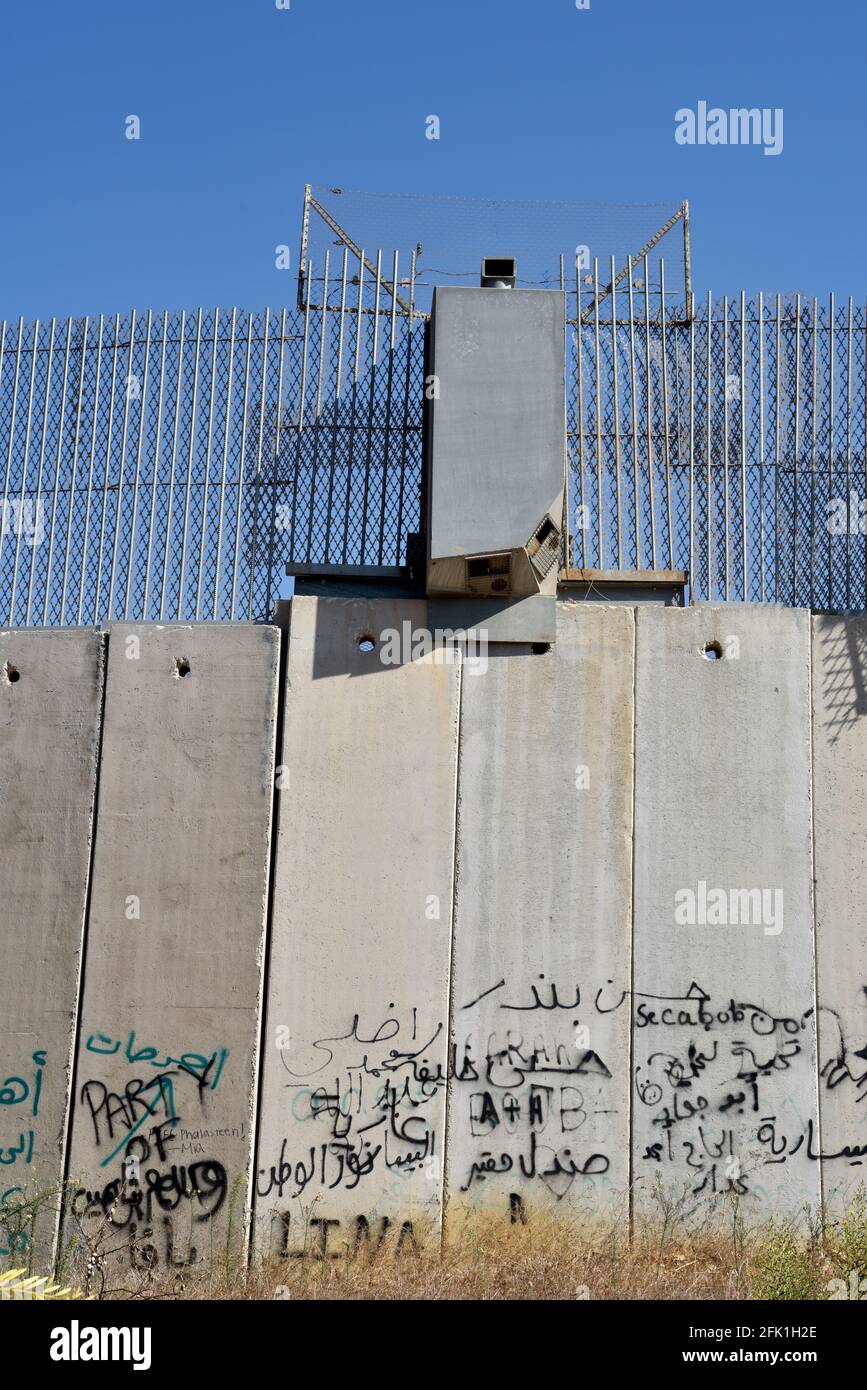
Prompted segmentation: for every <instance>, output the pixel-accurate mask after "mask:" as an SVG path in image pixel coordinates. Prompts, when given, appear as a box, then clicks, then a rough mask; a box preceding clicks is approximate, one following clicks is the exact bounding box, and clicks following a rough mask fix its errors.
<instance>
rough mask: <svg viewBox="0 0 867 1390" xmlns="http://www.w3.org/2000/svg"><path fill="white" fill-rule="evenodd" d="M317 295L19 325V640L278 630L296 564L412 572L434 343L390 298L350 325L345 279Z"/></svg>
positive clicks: (14, 605) (5, 439)
mask: <svg viewBox="0 0 867 1390" xmlns="http://www.w3.org/2000/svg"><path fill="white" fill-rule="evenodd" d="M344 279H345V277H344ZM319 288H320V290H321V291H324V293H320V295H319V298H320V303H319V305H318V307H317V308H315V309H314V307H313V305H312V303H311V302H310V301H309V300H308V303H307V305H306V306H305V308H304V309H302V310H297V309H294V308H293V309H281V310H278V311H276V312H274V311H271V310H265V311H264V312H261V313H252V314H246V313H241V312H239V311H238V310H231V311H229V312H221V311H219V310H213V311H207V312H206V311H203V310H198V311H196V312H193V313H181V314H161V315H155V314H153V313H150V312H148V313H147V314H136V313H132V314H130V315H128V316H123V317H122V316H120V315H116V316H115V317H114V318H109V319H106V318H99V319H98V320H93V319H69V320H66V321H63V322H57V321H55V320H51V321H50V322H48V323H39V322H35V323H24V322H19V323H18V324H17V325H10V324H4V325H3V327H2V330H0V467H2V469H3V490H2V494H0V505H2V538H0V615H2V621H3V622H4V623H5V624H7V625H9V626H22V625H47V626H63V625H70V624H73V625H74V624H92V623H101V622H105V621H108V620H111V619H115V620H117V619H126V620H135V621H143V620H144V621H146V620H160V621H165V620H175V621H181V620H182V621H189V620H198V619H217V620H220V619H222V620H227V619H228V620H231V619H258V620H262V619H267V618H268V617H269V616H270V615H271V613H272V611H273V607H274V603H275V601H276V598H277V596H278V595H279V591H280V585H281V581H282V579H283V576H284V574H285V567H286V563H287V561H296V562H299V561H300V562H312V563H339V564H355V565H369V564H377V565H398V564H401V563H403V562H404V561H405V559H406V548H407V538H408V536H409V535H410V534H411V533H412V532H413V531H417V530H418V529H419V526H420V500H421V417H422V405H421V402H422V395H423V383H422V372H423V362H424V343H423V336H424V332H423V325H422V324H421V323H420V322H419V321H417V320H416V319H415V318H413V317H412V316H405V315H403V314H402V313H401V314H398V313H397V312H391V313H390V312H389V310H388V308H387V300H388V296H387V294H386V293H385V292H384V290H383V287H382V285H376V284H373V285H368V286H367V287H362V291H361V294H360V295H359V296H358V297H357V300H356V306H355V312H354V313H353V314H352V315H350V314H349V313H347V312H346V303H345V302H344V304H343V307H342V308H341V303H340V293H341V283H340V277H339V276H338V278H337V283H336V285H335V284H332V285H331V286H330V287H329V286H328V285H327V283H323V284H320V286H319ZM343 288H344V294H345V290H346V286H345V285H344V287H343ZM392 307H394V306H392Z"/></svg>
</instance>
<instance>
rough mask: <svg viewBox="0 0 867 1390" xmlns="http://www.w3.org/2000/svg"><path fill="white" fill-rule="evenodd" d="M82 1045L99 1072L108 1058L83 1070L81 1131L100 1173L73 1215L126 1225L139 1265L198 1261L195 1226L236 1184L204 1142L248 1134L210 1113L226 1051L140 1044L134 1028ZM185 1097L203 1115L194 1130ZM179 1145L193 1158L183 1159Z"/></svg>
mask: <svg viewBox="0 0 867 1390" xmlns="http://www.w3.org/2000/svg"><path fill="white" fill-rule="evenodd" d="M82 1051H83V1064H84V1065H85V1066H86V1065H87V1064H88V1062H90V1063H91V1070H92V1071H95V1070H97V1064H96V1061H95V1060H94V1059H100V1060H102V1059H106V1063H107V1064H106V1063H104V1064H103V1066H102V1067H101V1068H100V1069H99V1070H100V1071H101V1074H100V1075H89V1076H86V1078H85V1079H84V1080H83V1081H82V1082H81V1085H80V1089H79V1092H78V1102H79V1108H80V1112H81V1120H80V1122H79V1123H80V1126H83V1129H81V1128H80V1133H81V1135H82V1138H83V1137H84V1135H87V1136H88V1138H89V1143H90V1145H91V1147H92V1152H93V1153H94V1156H95V1157H94V1160H93V1161H94V1163H95V1166H96V1169H97V1171H98V1173H99V1177H98V1179H97V1180H96V1181H94V1180H91V1182H90V1184H89V1185H82V1186H79V1187H78V1189H77V1190H76V1191H75V1194H74V1196H73V1200H72V1204H71V1210H72V1214H73V1216H75V1217H76V1218H77V1219H78V1221H79V1222H80V1223H81V1224H82V1225H85V1223H87V1222H88V1221H98V1222H100V1223H107V1224H108V1225H109V1226H111V1227H113V1228H116V1229H118V1230H119V1231H122V1232H123V1233H124V1234H125V1235H126V1237H127V1246H128V1252H129V1261H130V1264H131V1265H132V1267H133V1268H147V1267H151V1266H153V1265H155V1264H158V1263H159V1262H160V1261H161V1260H164V1261H165V1263H166V1264H170V1265H183V1264H192V1263H194V1262H195V1261H196V1260H197V1259H199V1258H200V1253H199V1245H198V1243H197V1242H198V1237H195V1238H194V1236H195V1230H196V1228H197V1226H198V1225H199V1224H200V1223H209V1222H211V1221H212V1220H213V1219H214V1218H215V1217H216V1216H217V1215H218V1213H219V1212H220V1211H221V1210H222V1209H223V1207H224V1204H225V1201H226V1196H227V1192H228V1187H229V1176H228V1173H227V1169H226V1166H225V1164H224V1162H223V1161H222V1159H221V1158H218V1157H214V1156H207V1149H206V1144H208V1143H209V1142H210V1141H211V1140H212V1139H216V1138H220V1137H225V1136H230V1137H240V1138H243V1137H244V1136H245V1134H246V1126H245V1125H234V1126H225V1125H223V1126H217V1124H216V1123H215V1122H213V1121H212V1120H211V1119H210V1107H211V1105H212V1100H211V1097H213V1095H214V1093H215V1092H216V1091H217V1090H218V1088H219V1085H220V1081H221V1078H222V1077H223V1075H224V1069H225V1067H226V1063H227V1061H228V1058H229V1049H228V1048H226V1047H216V1048H212V1049H210V1050H205V1051H195V1052H193V1051H189V1052H188V1051H183V1052H180V1051H179V1052H178V1053H177V1054H176V1055H175V1053H173V1052H170V1051H168V1050H166V1049H162V1048H157V1047H153V1046H150V1045H142V1044H140V1043H139V1042H138V1040H137V1034H136V1032H135V1031H134V1030H133V1031H130V1032H129V1033H128V1034H125V1035H123V1036H119V1037H114V1036H112V1035H111V1034H109V1033H103V1032H95V1033H90V1034H89V1035H88V1037H87V1039H86V1041H85V1043H84V1045H83V1050H82ZM129 1070H132V1072H133V1074H132V1075H131V1076H130V1075H127V1072H128V1071H129ZM182 1097H184V1098H185V1103H186V1104H187V1105H189V1103H190V1099H192V1102H193V1103H194V1104H195V1105H196V1107H197V1111H198V1112H199V1113H200V1114H201V1115H202V1122H201V1123H200V1124H198V1126H197V1127H196V1128H192V1127H187V1128H181V1120H182ZM177 1150H180V1154H181V1157H182V1158H185V1157H187V1155H189V1156H190V1157H191V1159H192V1161H190V1162H189V1163H185V1162H181V1163H179V1162H177V1161H176V1158H175V1153H176V1151H177ZM199 1154H202V1155H203V1156H202V1157H199ZM106 1170H108V1171H106ZM179 1216H183V1217H184V1220H183V1222H182V1227H183V1230H184V1240H181V1238H180V1230H179V1227H178V1225H177V1220H176V1218H177V1217H179ZM202 1248H203V1247H202Z"/></svg>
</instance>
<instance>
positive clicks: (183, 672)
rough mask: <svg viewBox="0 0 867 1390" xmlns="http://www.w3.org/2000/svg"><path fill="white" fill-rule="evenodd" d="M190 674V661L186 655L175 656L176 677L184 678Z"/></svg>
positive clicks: (178, 678)
mask: <svg viewBox="0 0 867 1390" xmlns="http://www.w3.org/2000/svg"><path fill="white" fill-rule="evenodd" d="M189 674H190V663H189V661H188V660H187V658H186V657H185V656H178V657H175V677H176V679H177V680H183V678H184V676H188V675H189Z"/></svg>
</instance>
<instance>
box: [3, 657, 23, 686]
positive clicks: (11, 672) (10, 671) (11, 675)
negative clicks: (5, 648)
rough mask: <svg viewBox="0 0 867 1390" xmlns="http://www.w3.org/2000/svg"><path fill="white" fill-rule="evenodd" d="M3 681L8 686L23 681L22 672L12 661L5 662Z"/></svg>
mask: <svg viewBox="0 0 867 1390" xmlns="http://www.w3.org/2000/svg"><path fill="white" fill-rule="evenodd" d="M3 679H4V680H5V682H6V684H7V685H14V684H15V682H16V681H19V680H20V679H21V672H20V671H19V670H18V667H17V666H13V665H12V662H11V661H7V662H5V664H4V666H3Z"/></svg>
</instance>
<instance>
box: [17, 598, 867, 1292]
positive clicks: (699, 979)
mask: <svg viewBox="0 0 867 1390" xmlns="http://www.w3.org/2000/svg"><path fill="white" fill-rule="evenodd" d="M441 607H442V605H440V606H439V608H440V609H441ZM430 621H431V610H430V608H429V606H428V605H427V604H426V603H425V602H422V601H407V600H398V599H388V598H367V599H362V598H328V599H313V598H297V599H295V600H294V601H293V604H292V613H291V631H290V632H289V633H288V635H286V634H284V635H283V636H282V638H281V634H280V632H279V630H278V629H277V628H274V627H265V626H258V625H246V624H239V625H231V626H229V625H224V626H221V625H214V624H199V625H192V626H189V625H187V626H183V625H169V626H159V625H143V626H135V627H128V626H123V625H118V626H115V627H113V628H111V629H110V631H109V632H108V633H105V634H100V633H97V632H91V631H79V632H47V631H38V630H37V631H22V632H7V633H2V634H0V755H2V756H0V883H2V888H3V890H4V892H3V903H4V909H5V911H4V913H3V915H2V918H0V924H2V925H0V931H2V943H3V952H4V957H3V959H4V969H3V970H2V971H0V1126H2V1129H0V1171H2V1173H3V1186H2V1188H0V1196H2V1195H4V1194H5V1203H4V1205H3V1208H2V1210H0V1246H3V1249H2V1250H0V1261H3V1262H8V1261H9V1260H13V1259H14V1260H18V1261H20V1260H21V1259H22V1258H25V1259H27V1260H33V1261H34V1262H35V1263H36V1264H38V1265H39V1266H40V1268H42V1267H44V1266H45V1265H46V1263H48V1262H49V1261H50V1258H51V1253H52V1250H53V1249H54V1248H55V1244H56V1235H57V1224H58V1221H57V1210H56V1203H55V1204H54V1206H52V1204H51V1203H50V1202H44V1203H43V1204H42V1208H41V1213H40V1220H39V1222H38V1224H37V1228H36V1230H35V1233H34V1232H32V1231H23V1232H18V1233H17V1234H15V1222H16V1220H17V1218H15V1217H14V1209H15V1207H16V1205H20V1200H21V1197H22V1191H21V1190H22V1189H23V1190H24V1192H25V1193H26V1191H27V1190H28V1187H29V1186H32V1185H33V1184H35V1185H36V1186H39V1187H40V1189H41V1190H42V1191H43V1192H44V1191H45V1190H46V1189H54V1190H56V1189H57V1188H58V1186H59V1185H60V1184H61V1183H62V1182H63V1179H64V1176H66V1177H68V1178H69V1180H70V1183H71V1194H70V1195H71V1206H70V1209H69V1211H68V1229H69V1231H70V1232H72V1231H76V1230H79V1229H80V1228H81V1227H82V1226H83V1228H84V1229H85V1230H93V1229H94V1228H95V1227H96V1226H98V1225H99V1224H100V1223H101V1222H102V1221H103V1219H104V1218H105V1217H106V1215H107V1214H109V1213H111V1220H110V1225H111V1228H112V1236H113V1237H115V1236H116V1237H118V1240H114V1244H118V1243H119V1244H121V1245H122V1246H123V1247H124V1250H125V1254H124V1259H125V1260H127V1262H128V1263H131V1264H132V1265H133V1266H135V1267H138V1268H147V1267H148V1266H149V1265H150V1264H152V1263H170V1264H176V1265H179V1266H182V1265H184V1264H185V1263H187V1262H189V1261H190V1260H192V1259H196V1258H198V1259H204V1258H206V1257H207V1256H208V1255H209V1254H210V1253H213V1252H216V1251H225V1248H226V1241H227V1239H228V1238H229V1236H230V1231H231V1238H232V1239H233V1240H234V1241H235V1242H236V1244H237V1245H238V1247H240V1246H241V1245H242V1244H243V1242H244V1240H245V1236H246V1233H247V1232H248V1231H249V1229H250V1220H249V1218H250V1216H251V1214H252V1213H255V1217H256V1222H255V1228H254V1229H255V1236H256V1241H255V1244H256V1248H257V1249H258V1250H260V1251H263V1252H264V1251H267V1252H270V1253H271V1254H275V1255H277V1256H286V1257H296V1256H301V1255H309V1256H313V1257H321V1256H322V1255H323V1254H325V1255H332V1254H333V1255H339V1254H341V1253H349V1254H350V1255H351V1254H352V1253H353V1252H355V1251H357V1250H359V1249H361V1248H362V1247H365V1248H368V1247H371V1246H374V1245H377V1246H378V1245H381V1244H384V1245H387V1247H388V1248H393V1249H395V1250H397V1249H401V1250H403V1249H407V1248H409V1249H414V1248H416V1247H417V1246H420V1245H421V1244H422V1243H423V1242H424V1241H425V1239H428V1238H430V1236H431V1235H433V1236H434V1237H435V1236H436V1235H437V1233H438V1231H439V1228H440V1225H441V1223H442V1219H443V1214H444V1212H446V1213H447V1214H448V1216H449V1221H448V1224H447V1228H446V1229H447V1232H450V1231H451V1230H452V1228H453V1226H456V1225H457V1224H458V1222H459V1221H460V1220H461V1219H463V1218H464V1217H465V1216H466V1215H467V1214H468V1213H469V1212H471V1211H486V1212H490V1213H491V1214H492V1215H497V1214H499V1216H501V1217H502V1218H504V1219H507V1220H509V1219H510V1220H513V1221H518V1220H532V1219H533V1218H534V1214H535V1213H536V1212H539V1213H541V1214H542V1215H546V1214H547V1215H550V1214H552V1213H554V1214H556V1215H559V1216H565V1217H568V1218H569V1219H570V1220H571V1219H580V1218H588V1219H594V1218H596V1217H600V1216H604V1217H609V1216H612V1217H615V1218H618V1217H621V1216H622V1217H624V1218H625V1215H626V1212H627V1209H628V1210H630V1211H632V1212H634V1213H635V1214H636V1215H638V1216H644V1215H652V1214H654V1213H655V1212H657V1211H658V1208H657V1206H656V1201H657V1196H658V1194H659V1189H660V1185H661V1187H662V1188H663V1189H665V1200H666V1202H670V1201H671V1200H672V1199H675V1200H676V1202H677V1204H678V1207H679V1209H680V1210H681V1212H683V1213H684V1214H687V1215H689V1217H690V1219H693V1220H697V1221H706V1220H715V1219H716V1218H717V1217H719V1216H721V1215H723V1214H726V1215H730V1212H731V1207H732V1204H733V1203H734V1201H735V1200H737V1205H738V1210H739V1213H740V1214H741V1215H742V1216H744V1217H746V1219H747V1220H748V1221H751V1222H758V1221H763V1220H765V1219H767V1218H768V1217H769V1216H771V1215H775V1216H793V1215H797V1214H798V1213H799V1212H800V1211H801V1210H802V1209H803V1208H804V1207H812V1208H816V1207H817V1206H818V1205H819V1203H820V1201H821V1199H822V1198H823V1197H824V1200H825V1202H826V1204H827V1210H828V1211H829V1213H830V1214H831V1215H838V1214H840V1213H841V1212H842V1211H843V1210H844V1208H845V1207H846V1205H847V1204H848V1203H849V1202H850V1201H851V1199H852V1197H853V1195H854V1192H855V1190H856V1188H857V1187H858V1185H859V1183H860V1180H861V1177H862V1172H863V1162H864V1156H865V1155H867V1142H865V1136H864V1134H863V1118H864V1112H863V1110H862V1107H861V1100H862V1098H863V1095H864V1087H865V1085H867V1061H865V1058H867V978H865V976H867V935H865V929H864V922H863V913H862V911H861V883H862V880H863V877H864V870H865V864H867V812H865V799H867V793H865V791H864V784H865V774H867V694H865V691H867V618H863V617H861V618H831V617H821V616H817V617H814V618H812V619H811V617H810V615H809V614H807V613H806V612H804V611H802V610H793V609H783V608H775V607H763V608H753V607H745V606H742V605H729V606H722V605H718V606H708V607H698V608H695V609H692V610H689V611H687V612H682V611H680V610H677V609H670V608H661V607H641V608H638V609H632V608H625V607H622V606H607V605H602V604H598V605H597V604H593V605H587V604H583V603H575V602H574V601H571V600H568V599H567V600H564V601H561V602H559V603H558V605H557V615H556V621H557V641H556V644H555V645H554V646H553V647H552V648H550V649H549V650H547V651H535V650H534V649H533V648H531V647H529V646H526V645H524V646H521V645H517V644H503V643H494V644H492V645H491V646H490V648H489V649H488V650H487V651H486V652H483V653H482V656H481V660H476V661H475V663H473V662H469V661H467V660H466V659H465V658H464V657H457V658H454V657H453V658H452V659H444V658H443V656H442V653H439V655H437V654H436V653H435V654H434V655H431V653H430V650H429V644H428V645H427V646H425V644H424V643H422V645H421V647H417V645H416V639H417V638H418V637H419V635H421V636H427V637H430V633H429V628H428V624H429V623H430ZM367 639H370V642H371V643H372V646H371V647H370V649H369V650H367V649H366V648H367V646H368V640H367ZM281 643H285V644H286V645H285V646H284V647H283V650H284V655H285V670H284V680H283V682H282V686H281V680H280V666H279V661H280V651H281ZM106 651H107V652H108V660H107V672H106V674H105V676H104V668H105V667H106V657H105V653H106ZM711 657H713V658H715V659H710V658H711ZM16 676H17V677H18V679H16ZM281 720H282V726H283V736H282V746H281V747H280V749H279V751H277V748H276V739H277V731H278V726H279V724H280V721H281ZM100 749H101V753H100ZM275 764H276V767H275ZM275 804H276V805H277V806H278V808H279V820H278V822H277V823H276V824H272V811H273V807H274V805H275ZM94 826H95V830H94ZM814 875H815V902H814V900H813V876H814ZM79 999H80V1000H81V1002H80V1005H79ZM630 1001H631V1006H630ZM817 1039H818V1047H817ZM260 1073H261V1082H260ZM452 1218H454V1221H453V1220H452ZM10 1232H11V1233H12V1235H11V1236H10ZM10 1240H11V1242H12V1243H11V1244H10ZM13 1246H14V1248H13Z"/></svg>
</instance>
